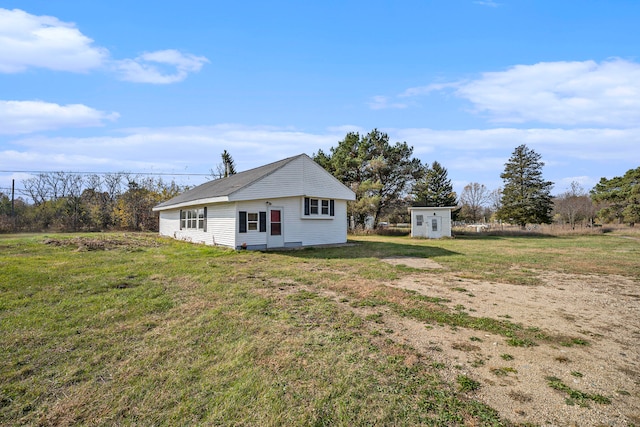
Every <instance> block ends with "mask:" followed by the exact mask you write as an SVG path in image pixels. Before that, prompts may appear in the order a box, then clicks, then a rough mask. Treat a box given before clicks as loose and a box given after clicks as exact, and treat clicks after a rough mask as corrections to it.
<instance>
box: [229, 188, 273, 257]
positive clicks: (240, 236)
mask: <svg viewBox="0 0 640 427" xmlns="http://www.w3.org/2000/svg"><path fill="white" fill-rule="evenodd" d="M240 211H245V212H247V213H258V214H259V212H266V211H267V203H266V200H253V201H249V202H238V203H236V208H235V213H234V215H235V217H234V227H235V239H236V247H238V246H241V245H242V244H243V243H246V244H247V247H249V248H251V247H255V248H258V249H261V248H262V247H265V248H266V245H267V233H266V232H260V227H259V226H260V224H259V223H258V230H247V232H246V233H240V229H239V228H238V224H239V222H240V218H239V212H240ZM267 229H268V227H267Z"/></svg>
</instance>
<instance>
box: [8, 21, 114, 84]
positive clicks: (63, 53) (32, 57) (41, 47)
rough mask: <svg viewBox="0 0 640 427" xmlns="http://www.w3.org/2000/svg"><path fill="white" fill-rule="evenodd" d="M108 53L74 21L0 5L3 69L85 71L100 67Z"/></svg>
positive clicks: (10, 71)
mask: <svg viewBox="0 0 640 427" xmlns="http://www.w3.org/2000/svg"><path fill="white" fill-rule="evenodd" d="M108 54H109V53H108V51H107V50H106V49H104V48H101V47H96V46H94V45H93V40H91V39H90V38H89V37H87V36H85V35H83V34H82V33H81V32H80V31H79V30H78V29H77V28H76V26H75V24H73V23H69V22H62V21H60V20H58V19H57V18H55V17H52V16H35V15H31V14H29V13H27V12H24V11H22V10H19V9H14V10H7V9H0V72H2V73H18V72H22V71H24V70H26V69H27V68H29V67H38V68H48V69H51V70H58V71H71V72H87V71H89V70H91V69H95V68H98V67H100V66H101V65H102V64H103V63H104V61H105V60H106V58H107V57H108Z"/></svg>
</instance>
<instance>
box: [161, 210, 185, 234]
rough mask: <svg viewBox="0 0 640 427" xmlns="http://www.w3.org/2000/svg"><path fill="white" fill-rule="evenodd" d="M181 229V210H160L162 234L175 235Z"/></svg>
mask: <svg viewBox="0 0 640 427" xmlns="http://www.w3.org/2000/svg"><path fill="white" fill-rule="evenodd" d="M176 231H180V210H179V209H176V210H170V211H160V235H161V236H169V237H174V235H173V233H175V232H176Z"/></svg>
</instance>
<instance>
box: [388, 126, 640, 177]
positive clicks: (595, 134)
mask: <svg viewBox="0 0 640 427" xmlns="http://www.w3.org/2000/svg"><path fill="white" fill-rule="evenodd" d="M389 135H390V136H391V137H392V139H397V140H401V141H407V142H408V143H409V144H410V145H413V146H414V152H416V153H418V154H420V153H431V152H435V153H436V154H438V153H446V152H454V153H456V154H455V155H456V156H457V157H460V158H463V159H464V158H468V159H473V158H477V156H476V154H477V153H491V152H495V151H499V152H501V153H502V155H505V156H507V157H508V155H509V154H510V153H511V151H512V150H513V149H514V148H515V147H516V146H518V145H520V144H526V145H527V146H528V147H530V148H532V149H534V150H536V151H537V152H539V153H541V154H543V157H544V156H545V155H546V156H549V158H551V159H554V161H555V162H556V163H558V164H561V163H565V164H566V163H569V162H577V161H599V160H607V161H625V162H626V161H629V159H638V158H640V128H630V129H599V128H591V129H544V128H533V129H517V128H495V129H467V130H445V131H441V130H433V129H427V128H407V129H396V130H392V131H389ZM545 161H546V160H545ZM473 164H474V165H477V166H478V167H480V168H484V167H485V165H484V164H483V163H481V162H473ZM473 167H474V168H476V166H473Z"/></svg>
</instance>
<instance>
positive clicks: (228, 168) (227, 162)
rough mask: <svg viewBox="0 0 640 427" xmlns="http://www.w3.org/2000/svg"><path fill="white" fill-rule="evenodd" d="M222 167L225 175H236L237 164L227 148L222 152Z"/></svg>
mask: <svg viewBox="0 0 640 427" xmlns="http://www.w3.org/2000/svg"><path fill="white" fill-rule="evenodd" d="M221 157H222V167H223V169H224V172H223V174H224V177H225V178H226V177H228V176H230V175H235V173H236V166H235V164H234V162H233V158H232V157H231V154H229V152H228V151H227V150H224V151H223V152H222V156H221Z"/></svg>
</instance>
